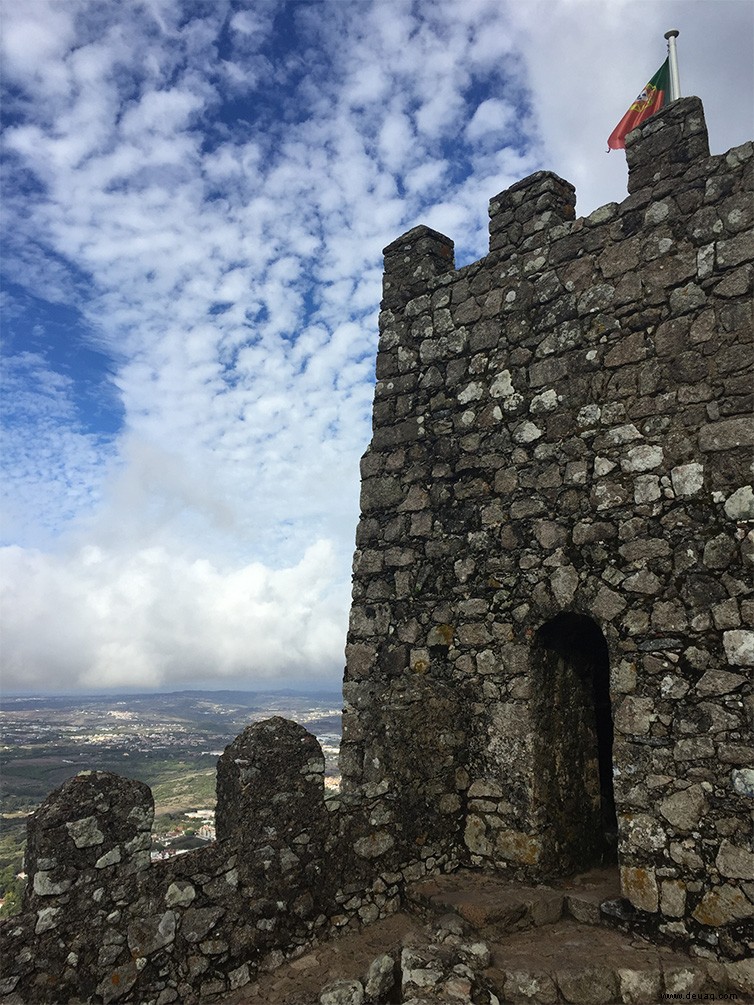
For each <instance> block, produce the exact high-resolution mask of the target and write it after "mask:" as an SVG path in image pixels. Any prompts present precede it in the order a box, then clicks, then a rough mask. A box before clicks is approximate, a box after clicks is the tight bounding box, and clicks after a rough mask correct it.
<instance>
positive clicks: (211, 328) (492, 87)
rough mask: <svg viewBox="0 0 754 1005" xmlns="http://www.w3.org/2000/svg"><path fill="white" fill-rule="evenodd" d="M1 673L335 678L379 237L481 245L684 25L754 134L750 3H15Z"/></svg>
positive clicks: (731, 114) (575, 172)
mask: <svg viewBox="0 0 754 1005" xmlns="http://www.w3.org/2000/svg"><path fill="white" fill-rule="evenodd" d="M2 13H3V30H2V38H1V44H2V49H3V53H2V55H3V65H4V71H3V76H2V91H3V94H2V100H3V110H4V115H3V134H2V148H1V153H2V165H3V167H2V171H3V188H4V198H3V212H4V221H3V224H4V226H3V230H4V234H3V256H2V259H3V261H2V264H3V292H2V311H3V325H2V353H3V364H2V373H1V375H0V376H1V379H2V388H3V390H2V399H1V402H0V404H1V406H2V416H3V439H2V464H3V481H2V486H3V488H2V538H1V540H0V543H1V544H2V549H1V552H0V558H1V560H2V562H1V565H0V589H2V608H1V610H0V616H1V617H2V628H3V634H4V637H5V642H4V645H3V648H2V653H1V655H0V660H1V661H2V664H1V666H2V673H3V682H4V686H5V688H6V689H8V690H12V689H19V688H35V689H40V690H66V689H76V688H84V689H101V688H105V687H114V688H123V687H137V688H148V687H158V688H161V689H169V688H171V687H182V686H192V685H198V684H208V683H213V682H215V683H217V685H218V686H234V687H235V686H250V687H253V686H255V685H256V684H259V683H264V685H265V686H270V685H273V684H280V685H281V686H282V685H287V684H291V683H296V684H301V683H306V682H308V681H312V682H314V681H316V682H318V683H319V682H326V683H336V682H337V681H338V680H339V678H340V675H341V672H342V662H343V655H342V654H343V646H344V641H345V632H346V623H347V614H348V606H349V595H350V565H351V559H352V552H353V541H354V533H355V527H356V522H357V519H358V487H359V485H358V461H359V457H360V455H361V453H362V452H363V450H364V449H365V447H366V445H367V443H368V441H369V436H370V414H371V400H372V393H373V384H374V356H375V352H376V343H377V311H378V307H379V300H380V283H381V250H382V248H383V247H384V246H385V245H386V244H388V243H389V242H390V241H392V240H393V239H394V238H395V237H397V236H398V235H399V234H401V233H402V232H404V231H405V230H408V229H409V228H410V227H412V226H415V225H416V224H417V223H426V224H428V225H429V226H432V227H435V228H436V229H438V230H440V231H442V232H444V233H446V234H448V235H449V236H450V237H452V238H453V239H454V240H455V242H456V260H457V262H459V263H461V264H464V263H466V262H469V261H473V260H474V259H475V258H478V257H480V256H481V255H483V254H484V253H485V250H486V212H487V203H488V201H489V199H490V198H491V197H492V196H493V195H495V194H497V193H498V192H499V191H501V190H502V189H504V188H506V187H507V186H509V185H511V184H513V183H514V182H516V181H517V180H519V179H520V178H522V177H524V176H525V175H527V174H529V173H531V172H533V171H536V170H539V169H542V168H547V169H550V170H554V171H556V172H557V173H558V174H560V175H562V176H563V177H565V178H567V179H568V180H569V181H571V182H573V183H574V184H575V185H576V187H577V196H578V202H577V212H578V213H579V214H580V215H584V214H586V213H589V212H590V211H591V210H593V209H594V208H596V207H597V206H599V205H602V204H603V203H605V202H609V201H619V200H620V199H622V198H624V196H625V193H626V167H625V157H624V155H623V154H622V153H621V152H614V153H611V154H610V155H607V154H606V153H605V149H606V142H605V141H606V138H607V136H608V134H609V133H610V131H611V130H612V128H613V126H614V125H615V124H616V123H617V121H618V120H619V119H620V117H621V116H622V115H623V113H624V112H625V110H626V108H627V107H628V104H629V103H630V102H631V100H632V99H633V97H634V96H635V94H636V93H638V91H639V90H640V89H641V87H642V86H643V84H644V83H646V81H647V80H648V79H649V77H650V76H651V75H652V74H653V73H654V72H655V70H656V69H657V68H658V66H659V65H660V63H661V62H662V61H663V59H664V55H665V42H664V39H663V33H664V31H665V30H667V29H668V28H671V27H677V28H679V29H680V31H681V34H680V37H679V39H678V48H679V54H680V60H681V84H682V89H683V92H684V93H686V94H690V93H695V94H698V95H699V96H700V97H701V98H702V100H703V101H704V104H705V110H706V113H707V121H708V127H709V130H710V142H711V146H712V150H713V152H723V151H724V150H727V149H728V148H729V147H731V146H734V145H736V144H739V143H742V142H745V141H746V140H747V139H749V138H750V134H751V132H752V121H753V119H754V115H753V113H752V94H754V84H753V82H752V61H751V51H752V41H753V21H754V6H753V5H752V4H750V3H749V2H747V0H710V2H705V0H696V2H688V3H687V2H684V0H676V2H662V0H654V2H653V0H633V2H631V3H628V2H625V3H624V2H623V0H613V2H611V3H609V4H605V3H602V2H600V3H591V2H589V0H543V2H537V0H532V2H527V3H524V2H519V3H508V2H505V0H493V2H489V0H465V2H463V3H458V2H450V3H446V2H431V0H414V2H409V0H399V2H393V0H377V2H369V0H358V2H355V0H324V2H317V3H312V2H308V0H303V2H293V3H285V2H278V0H269V2H254V3H248V2H223V0H212V2H207V3H204V2H199V0H196V2H191V3H185V2H174V0H143V2H141V0H129V2H128V3H99V2H76V0H57V2H52V3H48V2H44V0H31V2H27V3H24V4H15V3H14V4H11V3H9V2H7V3H6V4H5V5H4V6H3V11H2Z"/></svg>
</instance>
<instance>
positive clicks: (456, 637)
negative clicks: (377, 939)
mask: <svg viewBox="0 0 754 1005" xmlns="http://www.w3.org/2000/svg"><path fill="white" fill-rule="evenodd" d="M626 152H627V157H628V163H629V193H630V194H629V196H628V198H627V199H626V200H624V201H623V202H622V203H620V204H615V203H613V204H610V205H608V206H604V207H602V208H601V209H598V210H596V211H595V212H594V213H592V214H591V215H590V216H589V217H587V218H586V219H576V218H575V210H574V206H575V198H574V190H573V188H572V186H571V185H569V184H568V183H567V182H565V181H563V180H562V179H559V178H557V177H556V176H555V175H552V174H549V173H546V172H540V173H538V174H535V175H533V176H532V177H530V178H527V179H525V180H524V181H522V182H520V183H519V184H517V185H515V186H513V187H512V188H511V189H509V190H508V191H507V192H504V193H502V194H501V195H500V196H498V197H496V198H495V199H493V200H492V202H491V204H490V216H491V224H490V232H491V236H490V253H489V255H487V256H486V257H485V258H483V259H482V260H481V261H479V262H475V263H474V264H472V265H469V266H467V267H465V268H463V269H459V270H455V268H454V261H453V244H452V242H451V241H450V240H449V239H448V238H446V237H444V236H443V235H441V234H438V233H436V232H434V231H431V230H429V229H428V228H426V227H419V228H416V229H414V230H412V231H410V232H409V233H408V234H405V235H404V236H403V237H401V238H399V239H398V240H397V241H395V242H394V243H393V244H391V245H390V246H389V247H388V248H387V249H385V282H384V300H383V305H382V313H381V317H380V331H381V338H380V350H379V356H378V360H377V377H378V382H377V387H376V391H375V402H374V434H373V440H372V444H371V446H370V448H369V449H368V451H367V453H366V454H365V456H364V459H363V464H362V478H363V486H362V516H361V521H360V524H359V528H358V532H357V551H356V558H355V562H354V601H353V608H352V615H351V622H350V630H349V636H348V645H347V667H346V673H345V680H344V721H343V744H342V748H341V772H342V777H343V788H342V792H341V794H340V796H339V797H338V799H337V800H325V798H324V789H323V769H324V762H323V758H322V754H321V750H320V749H319V745H318V744H317V741H316V739H315V738H314V737H312V736H311V735H310V734H308V733H307V732H306V730H304V729H303V728H301V727H299V726H296V725H295V724H293V723H289V722H286V721H285V720H282V719H271V720H267V721H266V722H264V723H259V724H256V725H255V726H252V727H249V728H248V729H247V730H245V731H244V732H243V733H242V734H241V736H240V737H238V738H237V739H236V740H235V741H234V742H233V744H231V745H230V746H229V747H228V748H227V749H226V752H225V754H224V755H223V757H222V758H221V759H220V762H219V764H218V783H217V788H218V804H217V834H218V840H217V842H216V843H214V844H213V845H211V846H208V847H207V848H206V849H202V850H200V851H197V852H192V853H189V854H187V855H184V856H181V857H180V858H178V859H175V860H173V861H170V862H164V863H162V862H161V863H150V859H149V848H150V837H149V830H150V827H151V821H152V815H153V804H152V796H151V793H150V792H149V789H148V788H147V787H146V786H144V785H142V784H141V783H138V782H133V781H129V780H126V779H122V778H119V777H118V776H115V775H110V774H107V773H104V772H93V773H84V774H82V775H79V776H76V777H75V778H73V779H71V780H69V781H68V782H66V783H65V784H64V785H63V786H62V787H61V788H60V789H59V790H57V791H56V792H55V793H53V794H52V795H51V796H50V797H49V798H48V800H47V801H46V802H45V804H44V805H43V806H42V807H41V808H40V809H39V810H38V811H37V812H36V813H35V814H34V815H33V817H32V818H31V820H30V823H29V830H28V853H27V866H26V867H27V872H28V874H29V886H28V888H27V893H26V900H25V903H24V910H23V913H22V914H21V915H20V916H18V917H17V918H11V919H9V920H8V921H6V922H5V923H3V924H2V925H0V966H1V967H2V972H1V974H0V996H1V997H0V1000H2V1001H4V1002H7V1003H8V1005H18V1003H22V1002H48V1003H52V1002H60V1001H64V1000H70V1001H79V1000H80V1001H92V1002H98V1001H99V1002H105V1003H109V1002H114V1001H122V1002H139V1003H141V1005H147V1003H149V1005H169V1003H172V1002H178V1001H180V1002H181V1003H188V1005H191V1003H192V1002H198V1001H199V1000H210V999H211V998H212V996H214V995H219V994H223V993H225V992H226V991H228V990H231V989H233V988H236V987H241V986H243V985H244V984H245V983H247V982H248V981H249V980H250V978H251V977H253V976H254V974H256V973H257V972H258V971H260V970H264V969H265V968H267V969H269V968H272V967H274V966H276V965H278V964H279V963H280V962H282V960H283V959H284V958H286V957H291V956H297V955H299V954H301V953H303V952H304V951H305V947H306V946H307V945H309V944H310V943H311V942H312V941H313V940H318V939H323V938H326V937H327V936H328V935H329V934H330V933H332V932H333V931H337V930H338V929H340V928H343V927H345V926H349V925H356V924H360V923H364V922H370V921H374V920H376V919H377V918H379V917H384V916H385V915H387V914H389V913H391V912H393V911H395V910H397V908H398V906H399V904H400V899H401V892H402V889H403V886H404V884H405V883H406V882H408V881H410V880H414V879H417V878H419V877H420V876H422V875H425V874H427V873H432V872H437V871H452V870H453V869H455V868H456V867H457V866H458V865H462V864H465V865H471V866H477V867H481V868H488V869H495V870H497V871H500V872H503V873H505V874H506V875H509V876H511V877H516V878H536V879H542V878H547V877H552V876H558V875H561V874H564V873H567V872H569V871H573V870H574V869H579V868H583V867H586V866H588V865H590V864H592V863H594V862H597V861H608V860H610V858H611V857H614V856H615V853H616V842H617V857H618V861H619V864H620V869H621V881H622V887H623V891H624V893H625V895H626V897H627V898H628V900H629V901H630V903H631V905H633V910H634V913H635V917H634V919H633V921H634V923H636V924H637V925H639V926H642V925H643V926H644V928H653V929H654V930H655V931H656V932H657V933H658V934H659V935H661V936H663V937H669V938H675V939H677V940H680V941H684V942H686V943H693V944H695V946H696V948H697V951H698V952H703V953H705V952H706V953H709V954H713V955H718V956H721V957H728V958H731V959H737V958H740V957H742V956H745V955H746V954H747V952H751V951H752V950H754V945H752V944H751V942H750V941H749V942H747V939H748V940H750V938H751V937H750V935H747V934H746V933H747V930H748V931H749V932H750V925H751V919H752V917H754V850H753V849H752V827H753V820H752V817H753V814H752V809H753V806H754V804H753V803H752V798H754V743H753V742H752V724H753V722H754V695H753V693H752V690H753V689H752V667H754V631H752V621H753V620H754V589H752V583H751V569H750V565H751V559H752V555H753V554H754V541H753V540H752V533H751V530H750V528H751V521H752V520H754V496H753V495H752V471H751V464H752V445H753V444H754V421H753V420H752V409H751V390H752V370H754V359H753V356H752V347H751V342H752V305H751V295H752V273H753V271H754V266H753V265H752V262H753V260H754V247H753V243H754V242H753V241H752V218H753V217H754V201H753V200H752V187H753V186H752V180H751V173H752V165H753V164H754V151H753V149H752V144H747V145H745V146H744V147H740V148H737V149H735V150H732V151H730V152H729V153H727V154H726V155H722V156H714V157H710V156H709V149H708V146H707V134H706V127H705V123H704V116H703V112H702V108H701V104H700V102H699V101H698V99H695V98H687V99H682V100H681V101H678V102H675V103H674V104H672V105H671V106H669V108H668V109H666V110H664V111H663V112H661V113H659V114H657V115H656V116H654V117H653V118H652V119H650V120H649V121H648V123H647V124H646V125H645V126H644V127H643V128H642V129H641V130H637V131H636V132H635V133H633V134H631V136H630V139H629V141H628V145H627V151H626ZM747 563H748V568H747ZM747 926H749V928H748V929H747Z"/></svg>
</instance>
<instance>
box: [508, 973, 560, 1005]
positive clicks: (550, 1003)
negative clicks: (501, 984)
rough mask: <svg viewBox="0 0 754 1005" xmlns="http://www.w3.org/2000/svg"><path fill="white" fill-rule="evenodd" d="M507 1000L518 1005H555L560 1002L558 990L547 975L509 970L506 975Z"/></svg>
mask: <svg viewBox="0 0 754 1005" xmlns="http://www.w3.org/2000/svg"><path fill="white" fill-rule="evenodd" d="M505 1000H506V1001H509V1002H514V1003H517V1005H554V1003H555V1002H557V1000H558V989H557V987H556V986H555V981H554V980H553V979H552V977H551V976H550V975H549V974H547V973H540V974H538V973H530V972H528V971H524V972H521V971H516V970H508V971H506V974H505Z"/></svg>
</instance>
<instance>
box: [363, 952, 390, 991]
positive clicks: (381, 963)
mask: <svg viewBox="0 0 754 1005" xmlns="http://www.w3.org/2000/svg"><path fill="white" fill-rule="evenodd" d="M394 987H395V960H394V959H393V957H392V956H390V955H389V954H387V953H383V954H382V956H378V957H377V958H376V959H375V960H373V961H372V963H371V964H370V965H369V970H368V971H367V974H366V978H365V980H364V993H365V994H366V997H367V1000H368V1001H375V1002H376V1001H383V1000H385V998H386V996H387V995H388V994H389V993H390V992H391V991H392V990H393V988H394Z"/></svg>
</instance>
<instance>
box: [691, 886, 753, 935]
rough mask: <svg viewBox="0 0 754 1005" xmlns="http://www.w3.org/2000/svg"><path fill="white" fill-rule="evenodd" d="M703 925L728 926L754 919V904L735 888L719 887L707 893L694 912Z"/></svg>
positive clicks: (694, 915)
mask: <svg viewBox="0 0 754 1005" xmlns="http://www.w3.org/2000/svg"><path fill="white" fill-rule="evenodd" d="M692 913H693V917H694V918H696V920H697V921H698V922H700V923H701V924H702V925H713V926H715V927H717V926H719V925H727V924H730V922H732V921H742V920H743V919H745V918H751V917H754V904H752V902H751V901H750V900H749V899H748V898H747V897H746V896H745V894H743V893H742V892H741V890H739V889H737V888H736V887H733V886H727V885H726V886H718V887H715V888H714V889H712V890H710V891H709V892H708V893H705V895H704V897H702V900H701V902H700V903H699V904H698V906H697V907H696V909H695V910H694V911H693V912H692Z"/></svg>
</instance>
